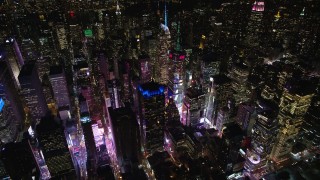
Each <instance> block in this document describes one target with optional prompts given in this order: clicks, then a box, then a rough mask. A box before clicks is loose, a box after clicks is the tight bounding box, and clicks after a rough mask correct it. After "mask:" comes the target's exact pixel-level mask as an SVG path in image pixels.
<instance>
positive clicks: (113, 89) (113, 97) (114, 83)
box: [107, 79, 122, 109]
mask: <svg viewBox="0 0 320 180" xmlns="http://www.w3.org/2000/svg"><path fill="white" fill-rule="evenodd" d="M107 86H108V93H109V96H110V101H111V106H112V108H113V109H116V108H119V107H121V106H122V104H121V101H120V91H121V89H120V83H119V81H118V80H116V79H113V80H108V81H107Z"/></svg>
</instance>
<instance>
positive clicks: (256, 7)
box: [246, 0, 264, 47]
mask: <svg viewBox="0 0 320 180" xmlns="http://www.w3.org/2000/svg"><path fill="white" fill-rule="evenodd" d="M263 12H264V1H263V0H256V1H255V2H254V3H253V5H252V11H251V15H250V19H249V22H248V26H247V38H246V41H247V44H248V45H249V46H254V47H256V46H258V45H259V41H260V35H261V31H262V30H263V29H262V28H263V26H262V17H263Z"/></svg>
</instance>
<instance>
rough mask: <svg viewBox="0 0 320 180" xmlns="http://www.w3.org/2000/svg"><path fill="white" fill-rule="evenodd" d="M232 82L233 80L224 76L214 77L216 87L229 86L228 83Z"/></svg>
mask: <svg viewBox="0 0 320 180" xmlns="http://www.w3.org/2000/svg"><path fill="white" fill-rule="evenodd" d="M231 82H232V80H231V79H230V78H228V77H227V76H226V75H224V74H219V75H215V76H213V83H214V84H216V85H223V84H227V83H231Z"/></svg>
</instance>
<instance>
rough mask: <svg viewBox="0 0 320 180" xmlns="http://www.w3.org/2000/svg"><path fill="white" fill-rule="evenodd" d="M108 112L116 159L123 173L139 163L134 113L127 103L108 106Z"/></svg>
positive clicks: (138, 137) (138, 138) (138, 145)
mask: <svg viewBox="0 0 320 180" xmlns="http://www.w3.org/2000/svg"><path fill="white" fill-rule="evenodd" d="M109 114H110V126H111V130H112V134H113V140H114V144H115V150H116V154H117V159H118V162H119V165H120V166H121V169H123V173H127V172H128V171H130V169H131V168H133V167H135V166H137V164H138V163H139V152H140V133H139V125H138V122H137V120H136V118H135V117H136V115H135V113H134V112H133V111H132V109H131V107H130V105H129V104H126V106H125V107H122V108H118V109H112V108H109Z"/></svg>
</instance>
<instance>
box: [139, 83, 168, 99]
mask: <svg viewBox="0 0 320 180" xmlns="http://www.w3.org/2000/svg"><path fill="white" fill-rule="evenodd" d="M138 88H139V91H140V93H141V94H142V96H143V97H144V98H150V97H153V96H158V95H163V94H164V90H165V87H164V86H163V85H161V84H158V83H156V82H154V81H151V82H147V83H144V84H142V85H139V87H138Z"/></svg>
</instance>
